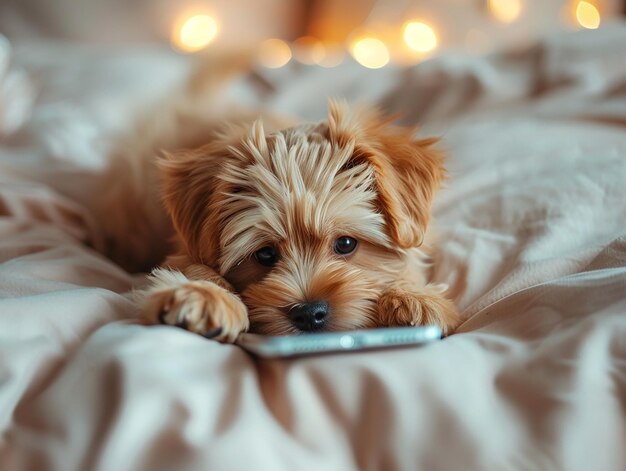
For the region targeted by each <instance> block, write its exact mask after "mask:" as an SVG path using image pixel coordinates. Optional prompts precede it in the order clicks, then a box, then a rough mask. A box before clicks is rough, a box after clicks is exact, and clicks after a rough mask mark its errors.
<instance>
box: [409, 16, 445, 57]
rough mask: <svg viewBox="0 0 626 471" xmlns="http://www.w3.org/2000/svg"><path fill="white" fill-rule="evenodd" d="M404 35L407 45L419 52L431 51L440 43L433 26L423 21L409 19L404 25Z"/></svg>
mask: <svg viewBox="0 0 626 471" xmlns="http://www.w3.org/2000/svg"><path fill="white" fill-rule="evenodd" d="M402 36H403V37H404V42H405V43H406V45H407V46H409V47H410V48H411V49H413V50H414V51H417V52H423V53H426V52H431V51H433V50H434V49H435V48H436V47H437V44H438V40H437V34H436V33H435V31H434V30H433V28H432V27H430V26H429V25H427V24H426V23H423V22H421V21H409V22H408V23H406V24H405V25H404V28H403V33H402Z"/></svg>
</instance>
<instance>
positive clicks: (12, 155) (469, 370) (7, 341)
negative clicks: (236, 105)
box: [0, 25, 626, 471]
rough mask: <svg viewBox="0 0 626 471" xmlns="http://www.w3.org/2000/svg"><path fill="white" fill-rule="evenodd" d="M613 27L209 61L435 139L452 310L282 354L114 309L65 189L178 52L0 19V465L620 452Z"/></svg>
mask: <svg viewBox="0 0 626 471" xmlns="http://www.w3.org/2000/svg"><path fill="white" fill-rule="evenodd" d="M625 44H626V26H623V25H614V26H612V27H607V28H606V29H600V30H598V31H594V32H581V33H575V34H568V35H561V36H557V37H554V38H551V39H549V40H546V41H545V42H543V43H541V44H538V45H537V46H536V47H534V48H531V49H528V50H525V51H515V52H511V53H506V54H501V55H498V56H494V57H489V58H477V57H468V56H450V55H445V56H442V57H440V58H436V59H434V60H431V61H429V62H427V63H423V64H420V65H418V66H416V67H414V68H410V69H403V70H400V69H394V68H387V69H382V70H378V71H370V70H365V69H362V68H360V67H358V66H357V65H355V64H347V65H344V66H341V67H338V68H336V69H330V70H327V69H317V68H307V67H301V68H298V67H289V68H286V69H283V70H279V71H273V72H269V71H260V72H259V73H260V74H261V75H262V76H263V79H264V80H265V81H266V82H267V83H268V84H269V85H270V86H269V87H267V86H259V85H258V83H260V82H259V81H258V80H248V79H240V80H238V81H237V82H236V83H233V85H232V86H231V87H230V88H229V93H230V94H231V95H232V97H233V98H234V99H236V100H238V101H239V102H241V103H243V104H244V105H262V106H266V107H268V108H270V109H272V110H274V111H277V112H282V113H287V114H292V115H296V116H300V117H302V118H304V119H319V118H321V117H323V114H324V111H325V100H326V97H327V96H346V97H347V98H348V99H350V100H352V101H365V102H374V103H378V104H380V105H381V106H383V107H384V108H385V109H387V110H389V111H400V112H403V114H404V118H403V119H404V120H405V121H406V122H411V123H414V122H420V123H422V124H423V126H424V127H423V133H424V134H431V133H435V134H440V135H442V137H443V141H442V145H443V146H444V147H445V148H446V149H447V152H448V155H449V168H450V179H449V181H448V183H447V188H446V189H445V190H443V191H442V192H441V194H440V195H439V197H438V199H437V202H436V205H435V215H436V219H437V226H438V232H439V239H438V245H439V248H440V251H439V255H438V257H437V258H438V260H437V264H436V266H435V272H434V278H435V280H436V281H437V282H444V283H448V284H449V285H450V292H451V294H452V296H453V298H454V300H455V302H456V303H457V305H458V306H459V308H460V309H461V310H462V312H463V315H464V318H465V319H466V321H465V322H464V324H463V325H462V326H461V328H460V331H459V333H458V334H456V335H453V336H451V337H449V338H447V339H445V340H443V341H442V342H438V343H436V344H432V345H429V346H427V347H424V348H418V349H400V350H393V351H380V352H371V353H359V354H344V355H328V356H323V357H311V358H306V359H298V360H282V361H281V360H276V361H268V360H257V359H254V358H252V357H250V356H249V355H248V354H246V353H245V352H243V351H242V350H241V349H239V348H238V347H236V346H231V345H221V344H218V343H215V342H212V341H206V340H205V339H203V338H201V337H199V336H196V335H193V334H190V333H187V332H184V331H182V330H180V329H175V328H170V327H165V326H158V327H142V326H138V325H133V323H132V322H131V321H129V320H128V319H130V318H132V316H133V314H134V312H135V307H134V306H133V305H132V303H131V302H130V301H129V300H128V298H127V297H126V296H125V293H126V292H127V291H128V290H129V289H130V288H131V287H132V286H134V285H136V284H140V283H141V282H142V280H143V275H131V274H129V273H126V272H124V271H123V270H122V269H120V268H119V267H117V266H115V265H114V264H113V263H112V262H110V261H108V260H107V259H106V258H104V257H103V256H102V255H100V254H99V253H98V249H99V248H100V247H101V241H100V239H99V229H98V221H97V220H94V218H93V216H92V215H91V214H90V213H89V211H88V209H87V206H86V205H85V202H86V201H90V200H91V199H92V198H94V196H95V197H97V195H92V194H91V193H90V192H91V189H92V188H93V182H94V179H96V178H98V175H99V171H100V169H101V168H102V165H103V159H104V156H105V155H106V150H107V143H108V142H109V141H110V136H111V135H112V133H115V132H118V131H120V130H121V129H123V128H124V127H125V126H127V125H128V123H130V122H132V118H133V115H134V114H135V113H136V112H137V111H138V110H140V108H141V107H142V106H144V105H145V104H147V103H149V102H151V101H153V100H155V99H158V98H159V97H161V96H163V95H164V94H166V93H167V92H168V90H171V89H172V88H173V87H174V86H175V85H176V83H178V82H179V81H180V79H181V78H182V77H183V76H184V75H185V74H186V73H187V71H188V66H189V64H188V61H187V60H185V59H182V58H179V57H176V56H175V55H174V54H173V53H170V52H167V51H160V50H156V49H145V50H136V49H125V50H122V49H118V50H116V49H107V48H104V47H95V46H93V47H86V46H77V45H72V44H55V43H43V42H33V43H29V44H14V45H13V49H11V48H10V46H9V45H8V44H6V43H4V42H3V43H2V44H0V46H1V49H0V51H1V52H0V136H1V137H0V262H2V263H1V264H0V431H1V432H2V434H1V435H0V469H1V470H22V469H24V470H26V469H32V470H35V469H36V470H59V471H67V470H73V469H81V470H102V471H109V470H115V471H124V470H129V471H130V470H132V471H138V470H159V469H177V470H196V469H198V470H200V469H203V470H204V469H263V470H265V469H268V470H283V469H284V470H294V469H298V470H308V469H311V470H319V469H323V470H337V471H345V470H350V469H359V470H368V469H384V470H394V469H406V470H416V469H454V470H457V469H464V470H471V469H475V470H485V469H527V470H537V469H567V470H578V469H580V470H589V469H602V470H608V469H616V470H623V469H626V448H625V447H624V445H625V444H626V413H625V411H626V132H625V126H626V52H625V51H626V48H625V47H624V45H625ZM31 105H32V106H31ZM10 109H12V110H13V111H11V112H10V113H9V112H8V110H10ZM16 110H17V111H16ZM7 116H8V117H9V118H10V119H9V121H7V119H6V117H7ZM3 119H4V120H3Z"/></svg>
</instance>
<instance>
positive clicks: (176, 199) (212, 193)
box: [158, 140, 229, 266]
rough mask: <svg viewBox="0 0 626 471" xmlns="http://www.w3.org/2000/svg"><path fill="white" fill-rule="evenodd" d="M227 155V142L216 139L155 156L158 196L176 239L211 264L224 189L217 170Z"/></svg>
mask: <svg viewBox="0 0 626 471" xmlns="http://www.w3.org/2000/svg"><path fill="white" fill-rule="evenodd" d="M228 158H229V154H228V144H227V143H225V142H222V141H221V140H217V141H215V142H213V143H211V144H208V145H205V146H203V147H199V148H197V149H192V150H183V151H178V152H176V153H172V154H168V153H165V155H164V157H162V158H161V159H159V161H158V167H159V169H160V171H161V186H162V197H163V202H164V204H165V207H166V208H167V211H168V213H169V214H170V217H171V219H172V222H173V224H174V228H175V230H176V232H177V234H178V236H179V240H180V242H181V243H182V244H183V247H182V248H184V249H185V250H186V252H187V254H188V255H189V256H190V257H191V258H192V260H194V261H196V262H198V263H203V264H205V265H209V266H213V265H215V264H216V260H217V257H218V251H219V232H218V231H217V230H216V227H215V223H216V222H217V220H218V214H217V213H218V208H219V207H220V201H219V200H220V198H221V199H223V198H224V197H225V196H224V195H225V193H226V190H225V189H224V188H222V186H224V183H223V182H221V181H220V180H219V179H218V178H217V175H218V172H219V171H220V169H222V168H223V166H224V165H225V162H226V160H227V159H228Z"/></svg>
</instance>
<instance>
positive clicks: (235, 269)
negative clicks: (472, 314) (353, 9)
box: [140, 102, 459, 341]
mask: <svg viewBox="0 0 626 471" xmlns="http://www.w3.org/2000/svg"><path fill="white" fill-rule="evenodd" d="M413 135H414V129H411V128H404V127H399V126H395V125H393V124H392V123H391V122H390V121H389V120H388V119H385V118H384V117H382V116H381V114H380V113H378V112H376V111H375V110H372V109H364V108H360V109H357V110H351V109H350V108H349V107H348V106H347V105H345V104H344V103H338V102H331V103H330V106H329V114H328V119H327V120H326V121H323V122H321V123H318V124H305V125H300V126H295V127H291V128H288V129H282V130H280V129H264V124H263V122H262V121H261V120H257V121H255V122H252V123H249V124H246V123H235V124H231V125H229V126H227V127H225V131H223V132H221V133H220V134H218V135H216V136H215V137H214V138H212V140H211V142H209V143H208V144H206V145H204V146H201V147H198V148H195V149H193V150H187V151H181V152H176V153H172V154H168V155H166V156H165V157H164V158H162V159H161V160H160V162H159V168H160V170H161V173H162V182H163V199H164V201H165V205H166V207H167V209H168V211H169V214H170V216H171V219H172V223H173V226H174V228H175V231H176V234H177V238H178V242H179V244H178V245H179V247H180V250H179V252H178V253H176V254H174V255H172V256H170V257H168V258H167V260H166V262H165V263H164V264H163V266H162V267H160V268H158V269H156V270H154V271H153V272H152V274H151V285H150V286H149V287H148V288H147V289H146V290H144V291H143V292H142V293H141V298H140V300H141V301H140V302H141V303H142V305H143V312H144V315H145V317H146V319H147V320H148V321H149V322H151V323H159V322H161V323H166V324H172V325H178V326H182V327H184V328H186V329H188V330H190V331H193V332H197V333H200V334H204V335H206V336H209V337H214V338H216V339H218V340H222V341H234V340H235V338H236V337H237V335H238V334H239V333H240V332H243V331H246V330H252V331H254V332H258V333H264V334H293V333H300V332H305V331H337V330H347V329H356V328H367V327H381V326H408V325H420V324H437V325H439V326H441V328H442V329H443V331H444V332H446V333H449V332H451V331H452V330H453V329H454V328H455V327H456V326H457V325H458V323H459V315H458V314H457V311H456V309H455V307H454V305H453V303H452V302H451V301H450V300H449V299H447V298H446V297H445V296H444V294H443V291H444V290H445V288H443V287H442V286H439V285H432V284H429V283H428V281H427V276H426V271H427V264H426V263H425V258H426V257H425V254H424V252H423V251H422V250H420V247H421V245H422V243H423V241H424V238H425V233H426V229H427V226H428V222H429V217H430V207H431V201H432V199H433V195H434V194H435V192H436V190H437V189H438V188H439V185H440V183H441V181H442V178H443V177H444V167H443V158H442V155H441V153H440V152H439V151H437V150H436V149H435V148H434V144H435V142H436V140H435V139H424V140H419V139H415V138H414V137H413Z"/></svg>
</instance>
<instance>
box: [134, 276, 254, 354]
mask: <svg viewBox="0 0 626 471" xmlns="http://www.w3.org/2000/svg"><path fill="white" fill-rule="evenodd" d="M144 315H145V316H146V317H147V318H148V320H149V321H150V322H151V323H159V322H160V323H161V324H168V325H174V326H177V327H181V328H183V329H186V330H189V331H190V332H196V333H198V334H200V335H204V336H205V337H208V338H214V339H216V340H219V341H221V342H234V341H235V339H236V338H237V336H238V335H239V334H240V333H241V332H244V331H246V330H247V329H248V326H249V321H248V311H247V309H246V306H245V305H244V304H243V303H242V302H241V300H240V299H239V298H238V297H237V296H235V295H234V294H232V293H230V292H229V291H227V290H225V289H224V288H222V287H220V286H218V285H216V284H215V283H212V282H209V281H187V282H186V283H183V284H180V285H178V286H175V287H171V288H167V289H161V290H158V291H152V292H151V293H149V294H148V295H147V297H146V298H145V302H144Z"/></svg>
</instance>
